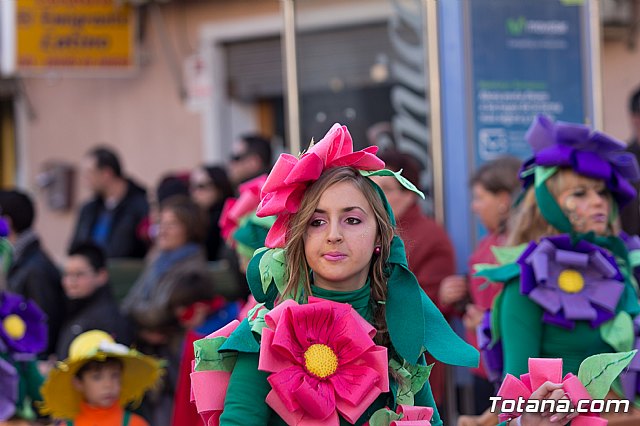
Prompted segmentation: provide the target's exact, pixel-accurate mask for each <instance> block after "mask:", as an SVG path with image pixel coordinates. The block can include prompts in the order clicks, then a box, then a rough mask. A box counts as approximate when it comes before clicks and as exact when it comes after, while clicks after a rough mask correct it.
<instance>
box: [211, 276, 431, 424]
mask: <svg viewBox="0 0 640 426" xmlns="http://www.w3.org/2000/svg"><path fill="white" fill-rule="evenodd" d="M311 292H312V293H313V295H314V296H316V297H320V298H322V299H327V300H332V301H334V302H340V303H348V304H350V305H351V306H352V307H353V308H354V309H355V310H356V312H358V314H360V315H361V316H362V317H363V318H364V319H366V320H367V321H369V322H371V321H372V319H373V307H372V305H371V303H370V294H371V291H370V287H369V284H368V283H367V284H365V285H364V286H363V287H362V288H360V289H358V290H354V291H331V290H325V289H322V288H319V287H316V286H312V287H311ZM258 359H259V354H258V353H242V352H241V353H238V358H237V361H236V365H235V367H234V369H233V372H232V373H231V379H230V381H229V387H228V388H227V396H226V399H225V401H224V411H223V412H222V415H221V416H220V425H221V426H225V425H246V424H256V425H258V424H260V425H284V424H286V423H285V422H284V421H283V420H282V419H281V418H280V417H279V416H278V415H277V414H276V413H275V412H274V411H273V410H272V409H271V408H270V407H269V406H268V405H267V403H266V402H265V400H266V397H267V394H268V393H269V391H270V390H271V386H270V385H269V382H268V381H267V377H268V376H269V373H267V372H264V371H259V370H258ZM415 405H419V406H425V407H433V409H434V415H433V418H432V419H431V424H432V425H434V426H438V425H442V421H441V420H440V416H439V414H438V410H437V408H436V404H435V401H434V399H433V395H432V393H431V388H430V386H429V382H428V381H427V382H426V383H425V386H424V387H423V388H422V390H420V391H419V392H418V393H417V394H416V395H415ZM385 406H387V407H390V408H392V409H394V410H395V404H394V399H393V397H392V395H391V394H390V393H389V392H387V393H384V394H381V395H380V396H379V397H378V398H377V399H376V400H375V401H374V402H373V404H371V406H370V407H369V408H368V409H367V410H366V411H365V412H364V414H363V415H362V416H361V417H360V418H359V419H358V421H357V422H356V425H361V424H364V423H366V422H367V421H369V418H370V417H371V415H372V414H373V413H374V412H375V411H377V410H379V409H380V408H384V407H385ZM340 424H341V425H349V424H350V423H348V422H347V421H346V420H345V419H343V418H342V417H340Z"/></svg>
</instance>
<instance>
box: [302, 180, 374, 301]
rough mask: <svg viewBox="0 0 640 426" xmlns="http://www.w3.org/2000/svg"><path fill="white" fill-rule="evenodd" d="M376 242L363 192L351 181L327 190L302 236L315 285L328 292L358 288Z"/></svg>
mask: <svg viewBox="0 0 640 426" xmlns="http://www.w3.org/2000/svg"><path fill="white" fill-rule="evenodd" d="M377 239H378V235H377V223H376V218H375V214H374V212H373V209H372V208H371V206H370V205H369V202H368V201H367V199H366V198H365V197H364V195H363V194H362V192H360V190H359V189H358V188H357V187H356V186H355V185H354V184H352V183H350V182H339V183H336V184H335V185H332V186H330V187H329V188H327V190H326V191H325V192H324V193H323V194H322V196H321V197H320V201H319V202H318V205H317V207H316V209H315V212H314V213H313V215H312V216H311V219H310V220H309V222H308V223H307V230H306V232H305V235H304V252H305V255H306V258H307V263H308V264H309V267H310V268H311V269H312V270H313V276H314V284H315V285H317V286H318V287H321V288H324V289H327V290H340V291H350V290H357V289H359V288H361V287H362V286H363V285H364V283H365V281H366V278H367V275H368V273H369V265H370V264H371V258H372V256H373V250H374V248H375V245H376V242H377Z"/></svg>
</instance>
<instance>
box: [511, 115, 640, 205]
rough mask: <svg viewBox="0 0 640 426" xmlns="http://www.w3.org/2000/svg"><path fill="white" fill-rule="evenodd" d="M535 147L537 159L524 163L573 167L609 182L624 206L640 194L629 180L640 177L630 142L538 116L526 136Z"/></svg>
mask: <svg viewBox="0 0 640 426" xmlns="http://www.w3.org/2000/svg"><path fill="white" fill-rule="evenodd" d="M526 138H527V141H528V142H529V144H530V145H531V147H532V148H533V152H534V155H533V158H532V159H530V160H529V161H527V162H526V163H525V164H524V165H523V169H528V168H530V167H532V166H536V165H537V166H545V167H553V166H560V167H570V168H572V169H573V170H574V171H575V172H576V173H579V174H581V175H584V176H589V177H592V178H595V179H602V180H604V181H605V182H606V185H607V188H608V189H609V190H610V191H611V193H612V194H613V197H614V198H615V199H616V201H617V202H618V204H619V205H620V206H623V205H624V204H626V203H627V202H629V201H631V200H632V199H633V198H634V197H635V196H636V190H635V189H634V188H633V185H632V184H631V183H630V182H629V181H632V182H633V181H637V180H639V179H640V172H639V171H638V163H637V161H636V158H635V156H634V155H633V154H631V153H629V152H625V147H626V145H625V144H624V143H623V142H620V141H619V140H617V139H614V138H612V137H610V136H608V135H605V134H604V133H600V132H597V131H592V130H591V128H589V127H587V126H584V125H581V124H573V123H563V122H557V123H553V122H552V121H551V120H550V119H549V118H547V117H545V116H543V115H538V116H537V117H536V119H535V120H534V122H533V123H532V124H531V127H530V128H529V131H528V132H527V135H526ZM532 183H533V175H529V176H527V177H526V178H525V181H524V184H525V186H529V185H530V184H532Z"/></svg>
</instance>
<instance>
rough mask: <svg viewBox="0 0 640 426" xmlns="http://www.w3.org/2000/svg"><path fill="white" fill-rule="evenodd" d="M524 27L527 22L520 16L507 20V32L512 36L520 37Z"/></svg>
mask: <svg viewBox="0 0 640 426" xmlns="http://www.w3.org/2000/svg"><path fill="white" fill-rule="evenodd" d="M526 25H527V20H526V19H525V18H524V16H520V17H519V18H508V19H507V32H508V33H509V34H511V35H514V36H516V35H521V34H522V32H523V31H524V27H525V26H526Z"/></svg>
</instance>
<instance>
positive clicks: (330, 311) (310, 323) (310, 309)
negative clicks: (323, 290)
mask: <svg viewBox="0 0 640 426" xmlns="http://www.w3.org/2000/svg"><path fill="white" fill-rule="evenodd" d="M350 310H351V306H349V305H347V304H343V303H335V302H327V303H322V302H320V303H313V304H306V305H301V306H300V307H297V308H296V309H295V313H294V317H293V320H292V321H293V330H294V332H295V334H296V336H297V339H298V341H299V342H301V343H302V342H307V343H308V345H311V344H315V343H321V344H326V345H328V346H329V347H331V348H332V349H333V350H335V348H334V343H335V339H336V336H339V335H343V334H345V333H348V332H349V330H347V329H346V326H345V322H344V321H343V319H344V318H346V317H347V316H348V315H349V311H350Z"/></svg>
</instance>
